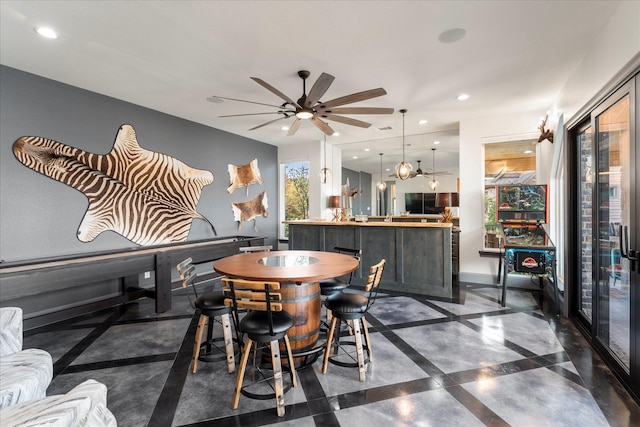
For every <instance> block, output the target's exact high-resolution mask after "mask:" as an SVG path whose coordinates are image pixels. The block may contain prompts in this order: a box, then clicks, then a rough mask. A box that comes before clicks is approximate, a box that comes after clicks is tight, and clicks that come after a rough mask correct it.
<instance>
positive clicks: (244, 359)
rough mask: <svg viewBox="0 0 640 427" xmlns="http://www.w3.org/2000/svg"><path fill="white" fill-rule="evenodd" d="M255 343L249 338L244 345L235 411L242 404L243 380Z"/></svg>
mask: <svg viewBox="0 0 640 427" xmlns="http://www.w3.org/2000/svg"><path fill="white" fill-rule="evenodd" d="M252 345H253V341H251V339H249V338H248V337H247V341H246V342H245V343H244V350H243V351H242V357H241V358H240V366H239V369H238V376H237V378H236V389H235V391H234V392H233V404H232V405H231V407H232V408H233V409H238V404H239V403H240V390H242V380H243V379H244V371H245V368H246V367H247V361H248V360H249V353H251V346H252Z"/></svg>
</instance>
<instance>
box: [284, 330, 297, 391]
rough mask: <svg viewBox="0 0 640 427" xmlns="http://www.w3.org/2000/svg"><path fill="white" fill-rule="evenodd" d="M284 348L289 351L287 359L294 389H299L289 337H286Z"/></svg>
mask: <svg viewBox="0 0 640 427" xmlns="http://www.w3.org/2000/svg"><path fill="white" fill-rule="evenodd" d="M284 346H285V347H286V349H287V358H288V359H289V369H290V370H291V383H292V384H293V386H294V387H298V380H297V378H296V377H297V375H296V365H295V363H294V361H293V353H292V352H291V343H289V336H288V335H285V336H284Z"/></svg>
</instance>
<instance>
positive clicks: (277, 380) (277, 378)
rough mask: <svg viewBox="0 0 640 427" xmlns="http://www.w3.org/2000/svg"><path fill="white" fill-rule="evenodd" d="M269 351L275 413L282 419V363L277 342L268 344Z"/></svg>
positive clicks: (283, 410)
mask: <svg viewBox="0 0 640 427" xmlns="http://www.w3.org/2000/svg"><path fill="white" fill-rule="evenodd" d="M269 347H270V349H271V365H272V367H273V389H274V391H275V394H276V413H277V414H278V416H279V417H284V412H285V409H284V387H283V386H282V362H281V360H280V347H279V346H278V341H277V340H274V341H271V342H269Z"/></svg>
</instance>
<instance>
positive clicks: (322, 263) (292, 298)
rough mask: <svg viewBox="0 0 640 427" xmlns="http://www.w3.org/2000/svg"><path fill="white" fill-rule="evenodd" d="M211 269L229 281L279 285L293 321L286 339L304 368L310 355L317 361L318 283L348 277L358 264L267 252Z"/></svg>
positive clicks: (314, 254) (332, 256) (344, 258)
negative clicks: (232, 279)
mask: <svg viewBox="0 0 640 427" xmlns="http://www.w3.org/2000/svg"><path fill="white" fill-rule="evenodd" d="M213 268H214V270H215V271H217V272H218V273H221V274H224V275H226V276H228V277H231V278H234V277H235V278H241V279H247V280H264V281H274V282H280V287H281V288H280V293H281V294H282V303H283V307H284V309H285V310H286V311H287V312H288V313H289V314H291V315H292V316H293V317H294V318H295V324H294V326H293V327H292V328H291V329H290V330H289V334H288V335H289V340H290V341H291V348H292V350H293V353H294V356H296V355H297V357H295V358H294V359H295V360H296V365H298V364H299V363H300V364H306V363H307V356H309V355H311V354H316V357H317V351H318V348H317V347H316V343H317V341H318V335H319V333H320V315H321V311H322V301H321V299H320V284H319V283H318V282H319V281H320V280H324V279H329V278H332V277H338V276H342V275H345V274H349V273H351V272H352V271H354V270H355V269H357V268H358V260H356V259H355V258H354V257H352V256H350V255H343V254H338V253H335V252H321V251H271V252H253V253H243V254H237V255H232V256H230V257H226V258H222V259H220V260H218V261H215V262H214V263H213ZM320 349H321V348H320ZM314 360H315V359H314Z"/></svg>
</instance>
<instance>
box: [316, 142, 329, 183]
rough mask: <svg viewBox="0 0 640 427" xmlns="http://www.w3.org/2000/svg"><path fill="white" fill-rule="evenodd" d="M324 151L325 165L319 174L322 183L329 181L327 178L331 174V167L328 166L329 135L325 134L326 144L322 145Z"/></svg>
mask: <svg viewBox="0 0 640 427" xmlns="http://www.w3.org/2000/svg"><path fill="white" fill-rule="evenodd" d="M322 151H323V152H324V167H323V168H322V169H320V173H319V174H318V176H319V177H320V182H321V183H322V184H326V183H327V179H328V178H329V176H330V175H331V169H329V168H328V167H327V135H324V144H323V146H322Z"/></svg>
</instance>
